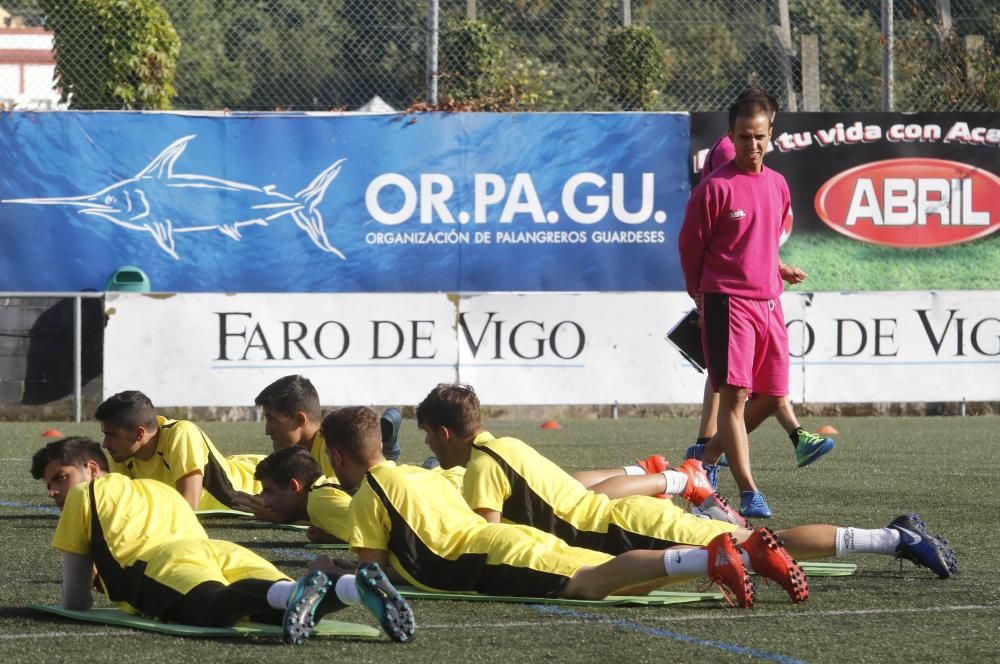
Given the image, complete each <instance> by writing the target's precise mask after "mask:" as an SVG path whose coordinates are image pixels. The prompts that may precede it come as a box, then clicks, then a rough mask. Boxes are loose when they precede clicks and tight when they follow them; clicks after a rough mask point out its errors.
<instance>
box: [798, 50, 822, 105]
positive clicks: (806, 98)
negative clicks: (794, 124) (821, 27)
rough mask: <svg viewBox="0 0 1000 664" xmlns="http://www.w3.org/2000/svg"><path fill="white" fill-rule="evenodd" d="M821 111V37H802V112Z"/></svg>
mask: <svg viewBox="0 0 1000 664" xmlns="http://www.w3.org/2000/svg"><path fill="white" fill-rule="evenodd" d="M819 109H820V87H819V37H817V36H816V35H802V110H803V111H818V110H819Z"/></svg>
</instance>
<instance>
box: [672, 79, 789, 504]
mask: <svg viewBox="0 0 1000 664" xmlns="http://www.w3.org/2000/svg"><path fill="white" fill-rule="evenodd" d="M771 116H772V113H771V110H770V109H769V107H768V106H767V104H766V102H764V101H762V100H761V99H759V98H749V99H740V100H738V101H737V102H736V103H735V104H733V106H732V107H730V109H729V136H730V138H731V139H732V141H733V146H734V148H735V151H736V154H735V156H734V157H733V159H732V161H730V162H729V163H727V164H724V165H722V166H720V167H719V168H717V169H716V170H715V171H713V172H712V173H711V175H710V176H709V177H708V178H706V179H704V180H702V182H701V183H699V184H698V186H697V187H695V189H694V191H693V192H692V193H691V198H690V200H689V201H688V204H687V210H686V211H685V214H684V224H683V226H682V227H681V232H680V237H679V248H680V258H681V267H682V269H683V270H684V280H685V283H686V286H687V291H688V294H689V295H691V297H693V298H694V299H695V301H696V302H697V303H698V305H699V309H700V311H701V316H702V321H703V324H702V344H703V345H704V350H705V358H706V362H707V364H708V377H709V380H710V381H711V383H712V387H713V388H714V389H716V390H718V392H719V418H718V435H717V436H716V437H715V438H714V439H713V441H711V442H709V443H708V445H707V446H706V448H705V452H704V456H703V459H704V461H705V462H706V463H715V462H716V461H717V459H718V457H719V456H720V455H721V454H722V453H725V454H726V457H727V459H728V461H729V466H730V470H731V471H732V474H733V478H734V479H735V480H736V484H737V486H738V487H739V489H740V492H741V493H740V512H741V513H742V514H743V515H744V516H750V517H757V518H768V517H770V516H771V510H770V508H769V507H768V505H767V501H766V500H765V498H764V496H763V494H762V493H760V492H759V491H758V490H757V486H756V484H755V483H754V480H753V476H752V474H751V472H750V453H749V445H748V439H747V429H746V424H745V422H744V419H743V409H744V404H745V402H746V399H747V397H748V395H750V394H753V395H754V398H755V400H756V399H761V401H760V402H758V403H759V404H760V405H761V406H762V407H763V408H762V410H763V411H764V412H765V413H766V414H765V415H764V418H766V417H768V416H770V415H771V414H772V413H773V412H774V411H775V410H776V409H777V408H778V405H779V400H780V398H781V397H784V396H786V395H787V394H788V335H787V333H786V331H785V319H784V315H783V313H782V310H781V302H780V301H779V299H778V298H779V297H780V295H781V292H782V290H783V287H782V283H781V280H782V278H783V277H784V278H785V279H787V280H788V281H790V282H795V281H798V280H801V279H799V278H798V277H799V276H801V277H804V274H803V273H801V271H799V270H798V268H794V267H791V266H788V267H785V266H781V264H780V261H779V259H778V247H779V240H780V237H781V230H782V222H783V220H784V218H785V215H786V214H787V213H788V209H789V206H790V196H789V193H788V184H787V183H786V182H785V179H784V178H783V177H782V176H781V175H779V174H778V173H776V172H775V171H772V170H771V169H769V168H767V167H765V166H764V162H763V160H764V153H765V152H766V150H767V146H768V143H769V141H770V139H771ZM779 266H780V267H781V269H780V270H779ZM791 271H796V274H791V273H790V274H787V275H783V274H781V272H791Z"/></svg>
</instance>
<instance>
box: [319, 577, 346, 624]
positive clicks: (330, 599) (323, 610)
mask: <svg viewBox="0 0 1000 664" xmlns="http://www.w3.org/2000/svg"><path fill="white" fill-rule="evenodd" d="M338 578H339V577H338ZM331 579H332V581H333V583H332V584H331V585H330V588H329V589H328V590H327V591H326V594H325V595H323V599H321V600H320V601H319V606H317V607H316V614H315V615H316V620H319V619H320V618H321V617H323V616H325V615H327V614H328V613H333V612H334V611H340V610H341V609H343V608H344V607H346V606H347V605H346V604H344V603H343V602H341V601H340V598H339V597H337V579H333V578H332V577H331Z"/></svg>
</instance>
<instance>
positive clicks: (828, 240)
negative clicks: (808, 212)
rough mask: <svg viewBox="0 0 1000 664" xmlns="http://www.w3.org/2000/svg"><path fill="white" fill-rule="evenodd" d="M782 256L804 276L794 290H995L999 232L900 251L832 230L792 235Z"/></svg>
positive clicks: (998, 282) (997, 285)
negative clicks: (959, 243)
mask: <svg viewBox="0 0 1000 664" xmlns="http://www.w3.org/2000/svg"><path fill="white" fill-rule="evenodd" d="M781 260H783V261H784V262H785V263H789V264H791V265H798V266H800V267H802V268H803V269H804V270H805V271H806V273H808V275H809V277H808V278H807V279H806V280H805V282H803V283H802V284H801V285H800V286H796V287H794V288H791V289H789V290H798V291H807V292H808V291H864V290H997V289H1000V269H997V267H996V266H998V265H1000V234H997V233H993V234H992V235H989V236H987V237H984V238H982V239H979V240H976V241H974V242H969V243H966V244H961V245H952V246H948V247H937V248H934V249H899V248H895V247H884V246H881V245H877V244H866V243H864V242H858V241H857V240H852V239H850V238H847V237H843V236H840V235H836V234H833V233H822V234H821V233H792V235H791V236H790V237H789V238H788V241H787V242H786V243H785V245H784V246H783V247H782V248H781Z"/></svg>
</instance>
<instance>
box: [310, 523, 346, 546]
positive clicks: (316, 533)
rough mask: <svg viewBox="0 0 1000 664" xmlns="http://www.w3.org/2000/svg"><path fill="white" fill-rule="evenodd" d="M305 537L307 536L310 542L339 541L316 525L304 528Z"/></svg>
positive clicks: (330, 542) (331, 542) (333, 542)
mask: <svg viewBox="0 0 1000 664" xmlns="http://www.w3.org/2000/svg"><path fill="white" fill-rule="evenodd" d="M306 537H308V538H309V541H310V542H314V543H316V544H337V543H339V542H340V540H339V539H337V538H336V537H334V536H333V535H331V534H330V533H328V532H326V531H325V530H323V529H322V528H317V527H316V526H309V529H308V530H306Z"/></svg>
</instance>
